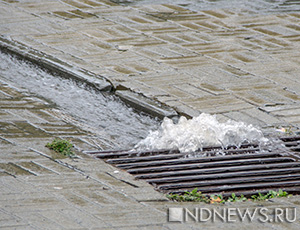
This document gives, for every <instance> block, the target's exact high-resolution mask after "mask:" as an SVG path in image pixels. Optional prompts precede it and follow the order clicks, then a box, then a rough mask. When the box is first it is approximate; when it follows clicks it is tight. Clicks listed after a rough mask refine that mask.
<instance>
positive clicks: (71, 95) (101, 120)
mask: <svg viewBox="0 0 300 230" xmlns="http://www.w3.org/2000/svg"><path fill="white" fill-rule="evenodd" d="M0 79H3V80H4V81H5V82H7V83H9V84H11V85H13V86H15V87H17V88H22V89H25V90H28V91H29V92H30V93H31V94H32V95H34V96H37V97H41V98H43V99H46V100H47V101H48V102H50V104H52V106H53V107H54V108H58V109H59V110H61V111H63V112H65V113H67V114H70V115H71V116H72V117H74V118H75V119H76V120H78V121H79V122H80V123H82V124H84V125H85V126H89V127H93V129H97V131H98V134H100V135H101V136H103V138H105V139H106V141H108V142H109V143H112V144H113V145H112V146H111V147H112V148H131V147H132V146H134V145H135V144H136V143H137V142H139V141H140V140H141V139H142V138H144V137H146V136H147V134H148V132H149V130H152V129H156V128H157V127H158V126H159V121H158V120H156V119H153V118H151V117H149V116H147V115H145V114H138V113H136V112H135V111H133V110H132V109H131V108H129V107H128V106H126V105H125V104H124V103H123V102H122V101H120V99H118V98H117V97H115V96H114V95H112V94H108V93H106V94H103V93H100V92H98V91H95V90H94V89H92V88H91V87H88V86H87V85H86V84H84V83H80V82H76V81H74V80H71V79H65V78H62V77H60V76H53V75H52V74H50V73H48V72H47V71H44V70H42V69H40V68H39V67H37V66H35V65H33V64H31V63H29V62H25V61H21V60H19V59H17V58H16V57H14V56H11V55H8V54H5V53H1V52H0Z"/></svg>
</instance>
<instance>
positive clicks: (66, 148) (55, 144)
mask: <svg viewBox="0 0 300 230" xmlns="http://www.w3.org/2000/svg"><path fill="white" fill-rule="evenodd" d="M46 147H48V148H49V149H52V150H54V151H55V152H57V153H61V154H63V155H65V156H74V155H75V154H74V153H73V152H72V147H73V145H72V144H71V143H70V142H69V141H67V140H62V139H59V138H55V139H54V140H53V141H52V142H51V143H47V144H46Z"/></svg>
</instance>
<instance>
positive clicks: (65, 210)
mask: <svg viewBox="0 0 300 230" xmlns="http://www.w3.org/2000/svg"><path fill="white" fill-rule="evenodd" d="M254 13H255V12H254ZM0 19H1V20H0V33H1V37H0V44H1V46H2V48H3V47H4V48H6V49H10V50H13V51H15V52H19V53H21V54H22V55H23V56H26V57H28V58H29V59H34V60H39V61H40V62H41V63H43V64H44V65H48V66H58V68H61V69H68V71H69V70H71V71H74V72H76V73H83V75H80V77H82V78H86V80H88V81H91V82H93V83H95V84H96V85H97V86H98V87H100V88H102V89H106V90H107V89H109V88H110V87H109V86H108V85H107V84H106V83H105V81H103V79H105V80H106V81H108V82H110V83H111V84H112V86H113V87H114V89H115V90H116V91H117V93H118V94H119V95H122V94H123V93H124V92H127V91H128V90H131V91H133V92H135V93H139V94H140V95H144V96H145V97H147V98H148V99H151V100H153V101H156V102H160V103H161V104H163V105H166V106H169V107H172V108H174V109H175V110H176V111H177V112H178V113H179V114H185V115H187V116H194V115H197V114H199V113H201V112H208V113H216V114H217V115H218V117H219V118H220V119H227V118H232V119H236V120H242V121H246V122H248V123H252V124H255V125H260V126H262V127H269V126H292V127H293V128H295V129H297V128H299V126H300V116H299V114H300V103H299V100H300V96H299V94H300V79H299V77H298V74H299V72H300V69H299V63H300V61H299V60H300V59H299V45H300V34H299V31H300V26H299V22H300V14H299V13H289V12H287V13H284V14H283V13H282V14H281V13H279V12H276V13H273V14H267V15H263V14H249V12H245V13H244V12H243V11H241V10H239V11H235V10H231V9H227V10H221V9H218V10H206V11H201V12H194V11H191V10H187V9H185V8H183V7H179V6H175V5H170V4H161V5H142V6H131V7H128V6H120V5H118V4H116V3H113V2H111V1H109V0H77V1H75V0H62V1H56V0H45V1H37V0H32V1H30V0H27V1H18V0H1V1H0ZM131 99H132V98H131ZM132 100H133V99H132ZM0 115H1V126H0V147H1V159H0V168H1V171H0V183H1V186H0V193H1V196H0V227H1V229H92V228H95V229H97V228H98V229H143V228H144V229H200V228H201V229H203V228H205V229H216V228H223V229H229V228H230V229H241V228H243V227H247V228H248V229H258V228H259V229H299V213H300V210H299V197H298V196H294V197H292V198H288V199H287V198H286V199H278V200H275V201H268V202H260V203H255V202H253V203H250V202H247V203H242V204H231V205H230V204H228V205H225V206H219V205H216V206H206V205H202V204H201V207H204V208H205V207H206V208H209V209H212V208H220V207H226V208H230V207H238V208H240V209H245V208H247V207H250V208H257V207H267V208H270V211H272V210H273V209H275V208H278V207H281V208H290V207H296V208H297V210H298V212H297V215H298V216H297V221H295V222H293V223H286V222H285V223H276V222H274V221H273V222H271V221H270V222H269V221H268V222H265V223H262V222H259V221H258V220H255V221H253V222H251V223H249V222H244V223H241V221H237V222H233V223H223V222H222V221H217V222H215V223H212V222H204V223H194V222H188V223H181V224H180V223H172V222H167V208H168V207H185V208H195V207H199V206H200V204H185V203H182V204H178V203H172V202H168V201H167V200H166V198H165V197H164V196H163V195H162V194H159V193H157V192H155V191H154V190H153V189H152V187H151V186H149V185H147V184H145V183H143V182H140V181H133V180H132V178H131V177H130V176H129V175H127V174H125V173H123V172H119V173H116V172H115V171H116V169H115V168H113V167H111V166H109V165H106V164H104V163H103V162H102V161H100V160H99V161H95V160H93V159H91V158H88V157H86V156H84V155H83V154H80V152H79V153H78V154H79V156H80V158H79V159H73V160H71V159H68V158H65V159H60V158H59V157H58V156H55V155H53V154H52V152H51V151H49V150H48V149H46V148H45V147H44V145H45V143H47V142H48V141H50V140H51V139H52V137H53V136H61V137H64V138H70V139H72V141H73V142H74V143H75V144H76V146H77V147H78V150H82V149H92V148H95V147H96V146H95V143H97V141H98V140H97V139H96V138H95V137H94V136H93V135H92V134H91V133H88V132H86V131H83V130H81V129H80V128H77V127H76V126H74V125H72V124H71V123H69V122H66V121H64V120H62V119H61V117H63V116H62V115H61V114H60V112H59V111H56V110H53V109H52V108H51V106H49V105H48V104H47V102H45V101H43V100H41V99H39V98H36V97H33V96H32V95H28V94H27V93H26V92H23V91H20V90H18V89H15V88H12V87H10V86H8V85H7V84H6V83H5V82H1V85H0ZM99 144H101V143H99ZM241 225H243V226H241Z"/></svg>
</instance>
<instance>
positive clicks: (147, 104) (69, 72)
mask: <svg viewBox="0 0 300 230" xmlns="http://www.w3.org/2000/svg"><path fill="white" fill-rule="evenodd" d="M0 50H1V51H4V52H6V53H10V54H13V55H16V56H17V57H20V58H22V59H24V60H27V61H30V62H32V63H34V64H36V65H38V66H40V67H42V68H45V69H46V70H48V71H50V72H53V73H58V74H59V75H61V76H63V77H65V78H71V79H74V80H77V81H81V82H84V83H86V84H88V85H89V86H91V87H93V88H95V89H96V90H99V91H105V92H114V93H115V95H116V96H118V97H119V98H120V99H121V100H122V101H123V102H125V103H126V104H128V105H129V106H132V107H133V108H135V109H136V110H137V111H141V112H145V113H147V114H149V115H151V116H154V117H158V118H159V119H163V118H164V117H169V118H172V117H176V116H177V115H178V114H177V112H176V111H175V110H174V109H172V108H170V107H167V106H164V105H162V104H161V103H159V102H157V101H153V100H151V99H149V98H147V97H145V96H143V95H140V94H137V93H135V92H132V91H130V90H116V89H114V87H113V85H112V84H111V83H110V82H109V81H108V80H106V79H105V78H104V77H103V76H96V75H95V74H93V73H91V72H88V71H87V70H84V69H81V68H78V67H75V66H71V65H69V64H68V63H65V62H64V61H61V60H59V59H58V58H56V57H53V56H50V55H47V54H45V53H43V52H40V51H37V50H35V49H33V48H31V47H27V46H26V45H24V44H21V43H19V42H17V41H14V40H13V39H11V38H8V37H4V36H0Z"/></svg>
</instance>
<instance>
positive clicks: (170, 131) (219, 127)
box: [135, 113, 267, 152]
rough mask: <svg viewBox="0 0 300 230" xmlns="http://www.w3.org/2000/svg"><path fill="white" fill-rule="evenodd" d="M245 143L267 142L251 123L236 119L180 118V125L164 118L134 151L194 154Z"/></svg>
mask: <svg viewBox="0 0 300 230" xmlns="http://www.w3.org/2000/svg"><path fill="white" fill-rule="evenodd" d="M245 142H258V143H261V142H267V138H265V137H264V135H263V133H262V131H261V130H259V129H257V128H255V127H254V126H253V125H251V124H250V125H247V124H245V123H243V122H236V121H233V120H229V121H227V122H225V123H220V122H219V121H218V120H217V119H216V116H214V115H209V114H205V113H202V114H201V115H199V116H198V117H194V118H192V119H190V120H187V119H186V118H185V117H181V118H180V119H179V122H178V124H174V123H173V121H172V120H171V119H168V118H165V119H164V121H163V123H162V124H161V127H160V128H159V129H158V130H156V131H151V132H150V133H149V135H148V136H147V137H146V138H145V139H143V140H142V141H140V142H139V143H138V144H137V145H136V146H135V149H136V150H139V151H141V150H154V149H179V151H180V152H192V151H196V150H198V149H202V148H203V147H207V146H222V147H223V148H226V147H228V146H231V145H234V146H237V147H239V146H240V145H241V144H242V143H245Z"/></svg>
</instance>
